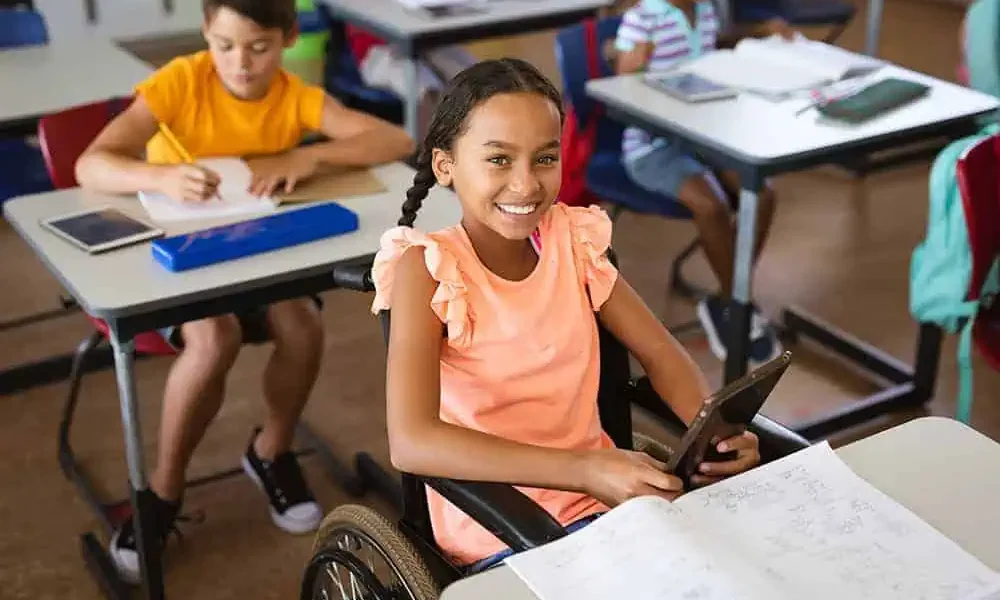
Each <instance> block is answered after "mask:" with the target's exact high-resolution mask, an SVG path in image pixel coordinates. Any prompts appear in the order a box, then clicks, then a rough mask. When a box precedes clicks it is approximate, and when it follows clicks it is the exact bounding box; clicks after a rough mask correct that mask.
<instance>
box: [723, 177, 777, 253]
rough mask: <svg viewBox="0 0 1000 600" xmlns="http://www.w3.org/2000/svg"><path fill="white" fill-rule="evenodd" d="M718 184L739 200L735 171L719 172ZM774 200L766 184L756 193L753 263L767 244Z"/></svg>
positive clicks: (738, 185)
mask: <svg viewBox="0 0 1000 600" xmlns="http://www.w3.org/2000/svg"><path fill="white" fill-rule="evenodd" d="M718 175H719V182H720V183H721V184H722V186H723V187H724V188H725V189H726V192H727V193H728V194H730V195H731V196H732V197H734V198H736V199H737V202H738V200H739V196H740V176H739V175H738V174H737V173H736V172H735V171H721V172H719V173H718ZM775 204H776V199H775V195H774V189H773V188H772V187H771V186H770V185H769V184H767V183H765V184H764V187H763V189H761V190H759V191H758V192H757V235H756V236H755V239H754V253H753V260H754V263H756V262H757V260H758V259H759V258H760V252H761V250H763V249H764V244H765V243H767V236H768V234H769V233H770V231H771V223H772V222H774V209H775Z"/></svg>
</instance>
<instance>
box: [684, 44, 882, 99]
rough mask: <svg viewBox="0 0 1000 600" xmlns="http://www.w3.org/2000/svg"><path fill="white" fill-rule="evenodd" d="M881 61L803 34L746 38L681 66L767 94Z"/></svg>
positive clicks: (867, 69) (868, 68) (855, 72)
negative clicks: (814, 39) (731, 47)
mask: <svg viewBox="0 0 1000 600" xmlns="http://www.w3.org/2000/svg"><path fill="white" fill-rule="evenodd" d="M881 65H882V63H881V62H879V61H876V60H875V59H871V58H869V57H865V56H859V55H857V54H854V53H852V52H848V51H846V50H842V49H840V48H836V47H834V46H830V45H828V44H823V43H821V42H814V41H811V40H808V39H805V38H802V37H800V38H798V39H795V40H793V41H786V40H784V39H782V38H780V37H777V36H775V37H770V38H767V39H764V40H758V39H745V40H743V41H741V42H740V43H738V44H737V45H736V47H735V48H734V49H732V50H717V51H714V52H709V53H708V54H705V55H704V56H702V57H700V58H698V59H695V60H693V61H691V62H690V63H689V64H686V65H684V66H683V67H681V68H682V69H683V70H685V71H690V72H692V73H695V74H697V75H699V76H701V77H704V78H705V79H708V80H710V81H713V82H715V83H717V84H719V85H723V86H726V87H730V88H735V89H738V90H743V91H750V92H757V93H760V94H764V95H768V96H782V95H787V94H790V93H792V92H796V91H800V90H804V89H812V88H816V87H820V86H823V85H826V84H829V83H833V82H835V81H840V80H843V79H847V78H852V77H858V76H861V75H866V74H869V73H872V72H874V71H875V70H877V69H878V68H879V67H881Z"/></svg>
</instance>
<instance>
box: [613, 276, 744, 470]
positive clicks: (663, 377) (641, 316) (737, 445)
mask: <svg viewBox="0 0 1000 600" xmlns="http://www.w3.org/2000/svg"><path fill="white" fill-rule="evenodd" d="M600 319H601V323H603V324H604V326H605V327H606V328H607V329H608V331H610V332H611V333H612V334H613V335H614V336H615V337H616V338H618V339H619V340H620V341H621V342H622V343H623V344H624V345H625V346H626V347H627V348H628V349H629V351H630V352H631V353H632V354H633V355H634V356H635V357H636V359H637V360H638V361H639V364H640V365H642V368H643V370H645V372H646V375H647V376H648V377H649V381H650V383H652V384H653V389H654V390H656V393H657V394H658V395H659V396H660V397H661V398H663V399H664V401H665V402H666V403H667V405H668V406H669V407H670V409H671V410H673V411H674V414H676V415H677V416H678V417H680V419H681V420H682V421H684V423H685V424H688V425H690V424H691V422H692V421H694V418H695V416H696V415H697V414H698V410H699V409H700V408H701V405H702V402H703V401H704V399H705V398H708V396H710V395H711V390H710V388H709V386H708V381H706V379H705V377H704V375H703V374H702V372H701V369H699V368H698V365H696V364H695V362H694V361H693V360H692V359H691V356H690V355H689V354H688V353H687V352H686V351H685V350H684V348H683V347H682V346H681V345H680V344H679V343H678V342H677V340H676V339H674V337H673V336H672V335H670V332H668V331H667V329H666V328H665V327H664V326H663V324H662V323H660V321H659V319H657V318H656V316H655V315H654V314H653V313H652V312H651V311H650V310H649V308H648V307H647V306H646V303H645V302H643V301H642V298H640V297H639V295H638V294H637V293H636V292H635V290H633V289H632V286H630V285H629V284H628V283H627V282H626V281H625V279H624V278H623V277H621V276H619V277H618V280H617V281H616V282H615V287H614V288H612V290H611V295H610V296H609V297H608V300H607V301H606V302H605V303H604V306H602V307H601V311H600ZM718 449H719V451H720V452H729V451H730V450H736V451H737V452H738V457H737V458H735V459H733V460H729V461H723V462H716V463H707V462H706V463H702V464H701V466H700V470H701V473H702V474H699V475H695V476H694V477H693V478H692V479H693V482H694V484H695V485H705V484H707V483H711V482H712V481H715V480H716V479H718V478H719V477H724V476H727V475H734V474H736V473H740V472H743V471H746V470H747V469H749V468H751V467H753V466H755V465H757V464H758V463H759V462H760V452H759V450H758V440H757V437H756V436H755V435H754V434H753V433H750V432H746V433H744V434H743V435H741V436H736V437H733V438H730V439H728V440H722V441H721V442H720V443H719V445H718Z"/></svg>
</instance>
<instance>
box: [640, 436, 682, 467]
mask: <svg viewBox="0 0 1000 600" xmlns="http://www.w3.org/2000/svg"><path fill="white" fill-rule="evenodd" d="M632 449H633V450H635V451H636V452H645V453H646V454H648V455H650V456H652V457H653V458H655V459H656V460H658V461H660V462H667V461H669V460H670V457H671V456H673V454H674V449H673V448H671V447H670V446H668V445H666V444H664V443H663V442H660V441H657V440H654V439H653V438H651V437H649V436H648V435H645V434H642V433H635V432H633V433H632Z"/></svg>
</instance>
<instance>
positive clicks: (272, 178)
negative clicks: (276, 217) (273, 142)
mask: <svg viewBox="0 0 1000 600" xmlns="http://www.w3.org/2000/svg"><path fill="white" fill-rule="evenodd" d="M248 164H249V166H250V170H251V171H252V172H253V180H252V181H251V183H250V189H249V190H248V191H249V192H250V193H251V194H253V195H254V196H270V195H271V194H273V193H274V191H275V190H277V189H279V188H281V189H283V190H284V191H285V193H286V194H287V193H291V191H292V190H293V189H295V185H296V184H297V183H298V182H299V181H301V180H303V179H306V178H307V177H309V176H311V175H312V174H314V173H315V172H316V169H317V167H318V166H319V165H318V163H317V162H316V160H315V159H313V158H312V156H311V155H310V154H309V153H307V152H302V151H301V149H299V150H292V151H290V152H286V153H284V154H278V155H277V156H265V157H261V158H255V159H253V160H250V161H248Z"/></svg>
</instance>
